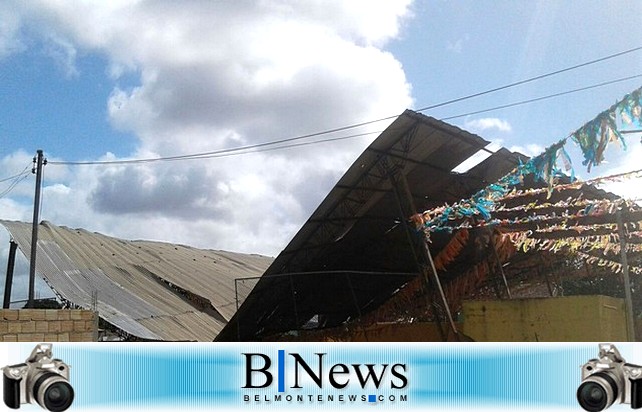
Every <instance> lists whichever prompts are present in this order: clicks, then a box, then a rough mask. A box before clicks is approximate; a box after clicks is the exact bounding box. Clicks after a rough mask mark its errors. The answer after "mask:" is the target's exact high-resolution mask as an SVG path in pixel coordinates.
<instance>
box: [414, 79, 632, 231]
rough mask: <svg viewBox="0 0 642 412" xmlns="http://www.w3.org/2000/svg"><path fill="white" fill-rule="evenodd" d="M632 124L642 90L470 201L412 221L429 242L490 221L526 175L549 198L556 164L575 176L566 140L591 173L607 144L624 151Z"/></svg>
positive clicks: (557, 173)
mask: <svg viewBox="0 0 642 412" xmlns="http://www.w3.org/2000/svg"><path fill="white" fill-rule="evenodd" d="M632 124H636V125H640V124H642V88H638V89H636V90H635V91H633V92H631V93H629V94H627V95H626V96H624V98H623V99H622V100H620V101H619V102H617V103H616V104H614V105H613V106H611V107H610V108H609V109H607V110H605V111H604V112H602V113H600V114H599V115H598V116H597V117H596V118H595V119H593V120H591V121H590V122H588V123H586V124H585V125H584V126H582V127H581V128H579V129H577V130H576V131H575V132H573V133H572V134H571V135H569V136H567V137H565V138H564V139H562V140H560V141H559V142H557V143H555V144H553V145H551V146H549V147H548V148H546V150H545V151H544V152H543V153H542V154H540V155H539V156H535V157H533V158H531V159H530V160H529V161H528V162H526V163H520V164H519V165H518V166H517V168H515V169H514V170H513V171H512V172H510V173H508V174H507V175H505V176H504V177H502V178H501V179H499V181H497V182H496V183H493V184H491V185H489V186H487V187H485V188H484V189H481V190H480V191H478V192H477V193H475V194H474V195H473V196H472V197H471V198H470V199H467V200H463V201H460V202H457V203H456V204H454V205H452V206H449V205H446V206H444V207H443V208H442V209H440V210H437V211H436V213H434V214H432V213H424V214H422V215H419V216H415V217H413V220H415V221H416V222H420V223H422V226H423V228H422V229H423V230H424V233H425V234H426V236H427V237H428V238H429V236H430V232H431V231H434V230H437V229H438V228H440V227H442V226H444V225H446V224H447V223H448V222H449V221H451V220H457V219H461V218H463V217H472V216H475V217H478V218H480V219H483V220H490V219H491V214H492V212H493V211H494V208H495V203H496V201H497V200H498V199H501V198H503V197H505V196H506V195H507V194H508V193H509V192H510V191H511V190H513V189H514V188H515V187H516V186H518V185H520V184H522V183H523V181H524V177H525V176H527V175H534V176H535V177H536V178H537V179H538V180H542V181H544V182H546V184H547V190H548V192H547V196H548V197H550V195H551V193H552V191H553V188H554V186H555V184H556V181H557V179H558V178H559V177H561V176H564V173H563V171H562V168H560V167H559V166H558V163H559V162H561V163H562V166H563V169H564V170H565V171H566V172H570V174H571V179H574V176H575V174H574V171H573V166H572V163H571V159H570V157H569V156H568V153H567V152H566V150H565V148H564V146H565V145H566V143H567V141H568V138H569V137H570V138H572V140H573V141H574V142H575V143H577V144H578V146H579V147H580V149H581V151H582V154H583V156H584V161H583V164H584V165H585V166H587V170H588V171H589V172H590V170H591V167H592V166H597V165H599V164H600V163H602V161H603V160H604V152H605V151H606V148H607V146H608V145H609V143H613V142H616V143H620V144H621V145H622V147H623V148H624V149H626V142H625V140H624V137H623V135H622V133H620V127H621V125H632Z"/></svg>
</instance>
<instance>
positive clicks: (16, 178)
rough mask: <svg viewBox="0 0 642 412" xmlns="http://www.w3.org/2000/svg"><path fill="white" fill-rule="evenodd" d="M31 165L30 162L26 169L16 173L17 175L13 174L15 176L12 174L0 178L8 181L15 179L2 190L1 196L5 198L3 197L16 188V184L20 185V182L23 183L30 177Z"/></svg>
mask: <svg viewBox="0 0 642 412" xmlns="http://www.w3.org/2000/svg"><path fill="white" fill-rule="evenodd" d="M29 167H31V165H30V164H28V165H27V166H26V167H25V168H24V169H22V172H20V173H18V174H15V175H13V176H10V177H6V178H4V179H2V180H0V182H6V181H9V180H12V179H13V181H12V182H11V183H10V184H9V186H8V187H7V188H6V189H5V190H3V191H2V192H0V198H3V197H5V196H6V195H8V194H9V193H11V191H12V190H13V189H15V188H16V186H18V185H19V184H20V183H22V182H23V181H24V180H25V179H27V177H29V175H30V174H31V173H30V172H29Z"/></svg>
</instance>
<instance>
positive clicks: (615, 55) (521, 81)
mask: <svg viewBox="0 0 642 412" xmlns="http://www.w3.org/2000/svg"><path fill="white" fill-rule="evenodd" d="M638 50H642V46H639V47H634V48H632V49H628V50H625V51H623V52H619V53H615V54H610V55H608V56H604V57H600V58H599V59H595V60H591V61H588V62H585V63H580V64H576V65H575V66H570V67H566V68H564V69H560V70H555V71H552V72H549V73H545V74H540V75H538V76H534V77H530V78H528V79H524V80H520V81H517V82H515V83H510V84H507V85H505V86H499V87H495V88H493V89H488V90H485V91H483V92H479V93H473V94H469V95H467V96H464V97H458V98H456V99H452V100H448V101H445V102H443V103H437V104H433V105H431V106H426V107H422V108H421V109H418V110H416V111H418V112H423V111H426V110H431V109H436V108H438V107H443V106H447V105H450V104H453V103H459V102H461V101H463V100H468V99H472V98H474V97H479V96H483V95H485V94H490V93H494V92H498V91H500V90H506V89H510V88H511V87H515V86H521V85H522V84H526V83H531V82H534V81H536V80H540V79H545V78H547V77H551V76H555V75H557V74H561V73H565V72H569V71H571V70H575V69H579V68H581V67H586V66H590V65H592V64H595V63H600V62H603V61H606V60H610V59H613V58H616V57H620V56H624V55H625V54H629V53H633V52H636V51H638Z"/></svg>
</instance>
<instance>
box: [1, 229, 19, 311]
mask: <svg viewBox="0 0 642 412" xmlns="http://www.w3.org/2000/svg"><path fill="white" fill-rule="evenodd" d="M17 250H18V244H17V243H16V242H14V241H13V239H12V240H11V241H10V242H9V259H8V260H7V278H6V279H5V283H4V302H3V304H2V308H3V309H9V305H10V303H11V288H12V287H13V269H14V267H15V266H16V251H17Z"/></svg>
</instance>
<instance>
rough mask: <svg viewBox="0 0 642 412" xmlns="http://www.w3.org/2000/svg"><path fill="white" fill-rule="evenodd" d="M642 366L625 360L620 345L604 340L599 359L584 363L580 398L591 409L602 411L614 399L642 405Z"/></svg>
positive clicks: (638, 405) (592, 411)
mask: <svg viewBox="0 0 642 412" xmlns="http://www.w3.org/2000/svg"><path fill="white" fill-rule="evenodd" d="M641 378H642V366H639V365H634V364H632V363H626V362H625V361H624V358H622V355H620V352H619V351H618V350H617V348H616V347H615V346H614V345H612V344H610V343H601V344H600V352H599V355H598V359H591V360H589V361H588V362H586V363H585V364H584V365H583V366H582V383H581V384H580V386H579V388H577V401H578V402H579V403H580V406H581V407H582V408H584V409H585V410H587V411H589V412H597V411H602V410H604V409H606V408H608V407H609V406H611V405H613V404H614V403H629V404H631V408H632V409H639V408H642V379H641Z"/></svg>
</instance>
